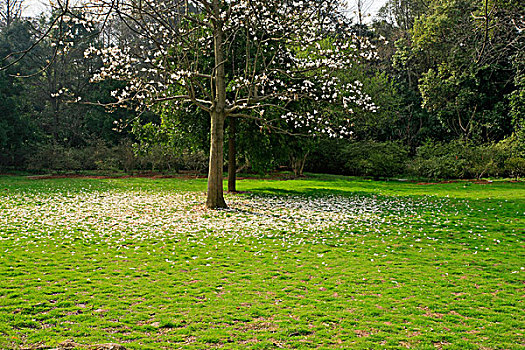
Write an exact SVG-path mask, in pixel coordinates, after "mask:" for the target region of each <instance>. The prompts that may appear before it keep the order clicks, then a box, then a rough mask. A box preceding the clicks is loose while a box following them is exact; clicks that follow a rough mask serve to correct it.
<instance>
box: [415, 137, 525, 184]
mask: <svg viewBox="0 0 525 350" xmlns="http://www.w3.org/2000/svg"><path fill="white" fill-rule="evenodd" d="M510 159H512V161H511V160H510ZM521 159H524V158H522V157H521V156H520V149H519V146H518V143H517V140H516V138H515V137H510V138H508V139H505V140H503V141H501V142H499V143H489V144H483V145H473V144H471V143H467V142H461V141H453V142H450V143H441V142H432V141H428V142H426V143H425V144H423V145H422V146H421V147H419V148H418V149H417V153H416V156H415V157H414V159H413V160H412V161H411V162H410V164H409V170H410V172H411V173H412V174H413V175H416V176H419V177H425V178H431V179H454V178H478V179H479V178H482V177H501V176H519V174H521V172H522V170H520V169H522V168H521V164H522V163H521ZM524 160H525V159H524Z"/></svg>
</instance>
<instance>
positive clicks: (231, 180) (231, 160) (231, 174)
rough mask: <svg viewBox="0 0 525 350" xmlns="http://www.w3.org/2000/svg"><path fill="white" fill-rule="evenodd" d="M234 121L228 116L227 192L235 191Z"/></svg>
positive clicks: (235, 153)
mask: <svg viewBox="0 0 525 350" xmlns="http://www.w3.org/2000/svg"><path fill="white" fill-rule="evenodd" d="M236 123H237V121H236V120H235V118H231V117H230V125H229V128H228V131H229V137H228V192H237V186H236V181H237V159H236V157H237V149H236V148H235V138H236V134H235V132H236V130H235V127H236Z"/></svg>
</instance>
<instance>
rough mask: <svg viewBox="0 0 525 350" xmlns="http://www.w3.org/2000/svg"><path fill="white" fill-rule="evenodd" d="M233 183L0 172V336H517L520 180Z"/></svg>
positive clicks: (428, 340) (1, 345) (231, 340)
mask: <svg viewBox="0 0 525 350" xmlns="http://www.w3.org/2000/svg"><path fill="white" fill-rule="evenodd" d="M238 187H239V189H240V190H242V191H247V192H248V193H244V194H239V195H228V196H227V201H228V203H229V204H230V206H231V209H230V210H224V211H209V210H206V209H205V208H204V206H203V203H204V191H205V188H206V185H205V180H202V179H197V180H188V179H146V178H127V179H84V178H75V179H46V180H35V179H28V178H26V177H12V176H11V177H10V176H0V349H48V348H67V347H68V346H70V347H73V345H74V344H73V343H75V344H76V347H78V348H79V349H81V348H85V349H87V348H94V345H96V344H103V343H118V344H121V345H122V346H124V347H126V348H127V349H178V348H187V349H209V348H224V349H238V348H249V349H273V348H299V349H304V348H325V349H332V348H333V349H399V348H413V349H435V348H440V349H523V348H524V347H525V333H524V332H525V312H524V311H523V309H524V302H523V301H524V299H525V278H524V273H525V270H524V267H525V183H523V182H522V183H510V182H504V181H495V182H493V183H490V184H476V183H473V182H456V183H447V184H433V185H418V184H415V183H409V182H395V181H391V182H380V181H368V180H363V179H356V178H345V177H337V176H317V175H316V176H314V175H311V176H309V177H308V178H305V179H299V180H288V181H278V180H264V179H260V180H242V181H239V186H238ZM60 344H61V345H60Z"/></svg>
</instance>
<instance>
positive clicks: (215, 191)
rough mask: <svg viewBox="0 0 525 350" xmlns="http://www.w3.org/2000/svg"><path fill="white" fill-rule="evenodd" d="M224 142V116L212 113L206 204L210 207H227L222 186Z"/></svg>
mask: <svg viewBox="0 0 525 350" xmlns="http://www.w3.org/2000/svg"><path fill="white" fill-rule="evenodd" d="M223 142H224V116H223V115H220V114H219V113H217V112H212V113H211V141H210V166H209V170H208V194H207V195H208V196H207V199H206V206H207V207H208V208H210V209H218V208H227V207H228V206H227V205H226V201H225V200H224V193H223V188H222V170H223V169H222V162H223V159H224V158H223Z"/></svg>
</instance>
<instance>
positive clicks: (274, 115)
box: [85, 0, 375, 208]
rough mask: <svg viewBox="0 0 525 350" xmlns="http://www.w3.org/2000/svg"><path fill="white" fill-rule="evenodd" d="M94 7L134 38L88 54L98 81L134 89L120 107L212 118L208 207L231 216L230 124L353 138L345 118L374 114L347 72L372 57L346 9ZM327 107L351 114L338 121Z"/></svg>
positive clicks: (262, 1)
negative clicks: (226, 171)
mask: <svg viewBox="0 0 525 350" xmlns="http://www.w3.org/2000/svg"><path fill="white" fill-rule="evenodd" d="M92 1H93V2H91V3H89V4H87V5H85V6H87V8H88V9H89V11H90V12H91V13H93V14H96V15H98V16H103V17H102V18H103V19H104V21H105V22H108V21H113V22H114V23H115V22H116V23H119V26H120V27H121V28H125V29H126V31H127V32H129V33H133V43H132V44H131V45H130V42H129V41H128V42H126V43H124V45H118V41H117V40H115V41H114V45H113V46H110V47H107V48H105V49H102V50H99V49H91V50H89V51H88V52H86V54H97V55H100V56H101V57H102V59H103V61H104V63H105V65H104V67H103V68H102V70H101V71H100V72H99V73H98V74H97V75H96V76H95V77H94V79H95V80H100V79H106V78H110V79H118V80H125V81H127V82H128V83H127V85H126V86H125V88H123V89H121V90H119V91H115V92H114V96H115V98H116V100H117V101H118V102H117V103H118V104H121V105H128V106H132V107H133V108H140V106H147V105H149V106H151V105H154V106H156V108H163V107H162V106H163V104H164V106H165V104H167V103H169V104H170V105H171V106H172V105H173V104H176V106H177V107H178V108H186V109H188V110H191V108H199V109H201V110H203V111H205V112H207V113H208V114H209V115H210V118H211V130H210V135H211V144H210V159H209V174H208V193H207V195H208V197H207V207H209V208H225V207H226V203H225V201H224V197H223V186H222V173H223V139H224V124H225V120H226V119H227V118H249V119H252V120H255V121H256V122H257V123H259V125H260V127H261V128H273V129H279V130H281V131H284V132H291V133H293V132H296V131H297V132H301V133H307V134H311V135H323V134H324V135H328V136H332V137H335V136H341V137H344V136H347V135H350V133H351V131H350V126H349V125H348V119H347V118H345V117H344V116H345V113H346V114H348V113H352V112H353V110H354V109H356V108H365V109H372V110H373V109H374V108H375V107H374V105H373V104H372V103H371V101H370V98H369V97H368V96H367V95H365V94H363V93H362V92H361V84H360V83H359V82H345V80H344V79H342V78H341V74H340V73H338V72H339V71H340V70H342V69H345V68H348V67H349V66H351V65H352V64H354V63H355V62H357V61H358V60H360V59H366V58H369V56H370V55H371V53H370V51H369V50H367V49H366V45H365V43H363V42H360V43H358V42H357V41H356V38H355V37H353V36H352V35H350V34H349V33H347V32H346V31H344V30H343V28H344V26H343V24H344V21H345V17H344V16H343V15H342V14H341V12H340V10H341V9H342V4H341V3H339V2H338V1H333V0H332V1H328V0H315V1H298V0H238V1H227V0H169V1H158V0H128V1H116V0H92ZM302 101H309V102H308V103H307V104H304V103H302ZM327 105H329V106H338V107H334V108H340V109H341V110H344V111H345V113H333V112H331V111H330V109H327V108H325V107H326V106H327ZM137 106H139V107H137ZM192 106H193V107H192ZM305 106H308V108H305Z"/></svg>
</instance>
